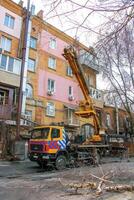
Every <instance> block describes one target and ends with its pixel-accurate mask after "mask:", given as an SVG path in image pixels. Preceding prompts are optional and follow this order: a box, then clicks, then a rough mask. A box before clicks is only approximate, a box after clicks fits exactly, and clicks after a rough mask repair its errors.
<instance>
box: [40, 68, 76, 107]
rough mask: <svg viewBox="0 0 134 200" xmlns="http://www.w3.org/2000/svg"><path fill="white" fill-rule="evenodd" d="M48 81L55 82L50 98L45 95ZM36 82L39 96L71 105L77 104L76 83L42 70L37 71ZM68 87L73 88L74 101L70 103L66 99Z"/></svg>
mask: <svg viewBox="0 0 134 200" xmlns="http://www.w3.org/2000/svg"><path fill="white" fill-rule="evenodd" d="M48 79H52V80H54V81H55V92H54V94H53V95H52V96H49V95H47V90H48ZM38 81H39V82H38V95H39V96H42V97H47V98H50V99H52V100H58V101H62V102H65V103H69V104H73V105H76V104H78V101H79V91H80V89H79V86H78V83H76V82H74V81H71V80H69V79H66V78H64V77H62V76H58V75H55V74H53V73H50V72H47V71H44V70H39V75H38ZM69 86H72V87H73V96H74V100H72V101H70V100H69V99H68V96H69V95H68V89H69Z"/></svg>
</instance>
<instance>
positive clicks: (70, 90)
mask: <svg viewBox="0 0 134 200" xmlns="http://www.w3.org/2000/svg"><path fill="white" fill-rule="evenodd" d="M68 94H69V96H73V87H72V86H69V89H68Z"/></svg>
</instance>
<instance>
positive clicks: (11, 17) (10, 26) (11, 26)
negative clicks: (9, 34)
mask: <svg viewBox="0 0 134 200" xmlns="http://www.w3.org/2000/svg"><path fill="white" fill-rule="evenodd" d="M6 17H8V18H9V19H8V22H6ZM11 20H13V21H12V22H13V24H11ZM4 25H5V26H6V27H8V28H11V29H14V25H15V17H13V16H12V15H10V14H8V13H5V18H4Z"/></svg>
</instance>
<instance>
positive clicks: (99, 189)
mask: <svg viewBox="0 0 134 200" xmlns="http://www.w3.org/2000/svg"><path fill="white" fill-rule="evenodd" d="M90 176H91V177H92V178H94V179H96V181H85V180H82V182H79V183H70V184H63V182H62V181H61V179H60V183H61V184H62V185H63V186H65V187H66V188H71V189H73V191H74V194H76V195H77V194H79V193H78V191H79V190H80V189H87V190H90V191H93V192H94V193H95V194H96V196H99V195H102V194H103V192H104V191H105V192H125V191H129V192H132V191H134V185H130V184H115V183H114V182H113V181H111V180H110V179H111V178H112V177H113V176H114V172H109V173H106V174H104V175H103V176H102V177H98V176H96V175H94V174H90ZM97 180H98V181H97Z"/></svg>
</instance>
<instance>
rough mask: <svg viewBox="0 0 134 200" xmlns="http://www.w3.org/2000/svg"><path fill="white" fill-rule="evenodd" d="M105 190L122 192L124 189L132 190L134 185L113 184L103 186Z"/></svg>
mask: <svg viewBox="0 0 134 200" xmlns="http://www.w3.org/2000/svg"><path fill="white" fill-rule="evenodd" d="M105 190H106V191H107V192H124V191H130V192H132V191H134V185H113V186H107V187H105Z"/></svg>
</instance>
